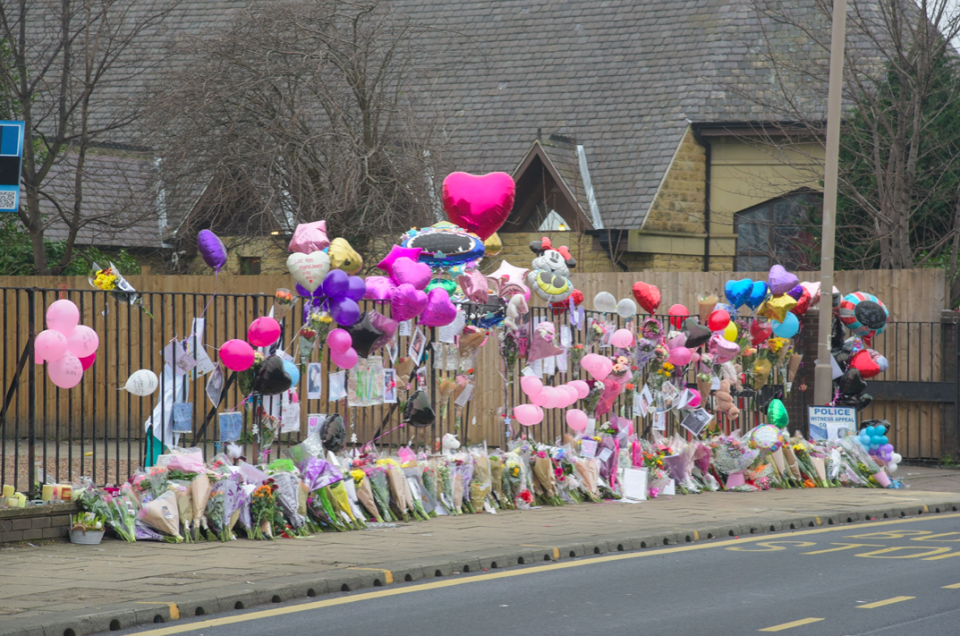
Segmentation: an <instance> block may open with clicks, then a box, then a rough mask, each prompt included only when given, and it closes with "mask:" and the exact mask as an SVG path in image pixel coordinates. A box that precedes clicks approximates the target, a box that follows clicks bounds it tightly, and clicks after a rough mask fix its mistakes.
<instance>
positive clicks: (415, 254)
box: [377, 245, 423, 274]
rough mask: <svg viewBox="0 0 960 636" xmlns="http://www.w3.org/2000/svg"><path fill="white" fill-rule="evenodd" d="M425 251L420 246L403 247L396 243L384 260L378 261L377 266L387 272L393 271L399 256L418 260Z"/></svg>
mask: <svg viewBox="0 0 960 636" xmlns="http://www.w3.org/2000/svg"><path fill="white" fill-rule="evenodd" d="M421 252H423V250H422V249H420V248H412V247H401V246H399V245H394V246H393V247H391V248H390V253H389V254H387V255H386V256H385V257H384V258H383V260H382V261H380V262H379V263H377V267H378V268H380V269H382V270H383V271H385V272H386V273H387V274H390V273H392V272H393V264H394V263H395V262H396V260H397V259H398V258H409V259H410V260H411V261H414V262H416V260H417V259H418V258H420V253H421Z"/></svg>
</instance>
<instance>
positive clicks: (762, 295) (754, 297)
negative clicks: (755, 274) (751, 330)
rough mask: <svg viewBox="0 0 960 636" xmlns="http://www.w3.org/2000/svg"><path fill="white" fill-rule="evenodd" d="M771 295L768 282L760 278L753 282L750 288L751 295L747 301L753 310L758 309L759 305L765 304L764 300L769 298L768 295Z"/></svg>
mask: <svg viewBox="0 0 960 636" xmlns="http://www.w3.org/2000/svg"><path fill="white" fill-rule="evenodd" d="M769 295H770V288H769V287H767V284H766V283H765V282H763V281H762V280H758V281H757V282H755V283H754V284H753V287H751V289H750V296H749V297H748V298H747V300H746V303H747V307H749V308H750V309H752V310H753V311H756V310H757V307H759V306H760V305H762V304H763V301H765V300H766V299H767V296H769Z"/></svg>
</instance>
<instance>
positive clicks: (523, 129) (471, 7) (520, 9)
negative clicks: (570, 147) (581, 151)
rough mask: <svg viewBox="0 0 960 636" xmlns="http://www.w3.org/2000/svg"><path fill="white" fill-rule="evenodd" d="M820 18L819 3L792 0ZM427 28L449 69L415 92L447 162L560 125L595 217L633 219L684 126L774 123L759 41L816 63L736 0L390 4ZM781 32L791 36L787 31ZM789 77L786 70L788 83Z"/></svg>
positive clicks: (508, 150) (425, 0) (480, 155)
mask: <svg viewBox="0 0 960 636" xmlns="http://www.w3.org/2000/svg"><path fill="white" fill-rule="evenodd" d="M794 4H796V5H798V8H801V7H800V5H803V7H802V8H804V10H806V11H808V12H809V13H810V15H811V16H814V17H815V16H816V15H817V9H816V0H796V2H795V3H794ZM393 6H395V7H396V8H397V9H398V10H400V11H403V12H405V13H406V14H407V15H409V16H410V17H411V18H412V19H413V20H414V21H416V22H418V23H420V24H425V25H429V26H431V27H434V30H432V31H430V33H429V38H430V42H428V43H427V44H428V46H431V47H433V48H435V49H436V50H438V51H443V52H444V53H445V54H446V55H448V56H449V55H450V51H452V50H456V51H459V52H460V56H459V57H458V58H457V59H458V63H457V64H451V65H449V66H447V67H445V68H444V69H442V70H440V71H439V75H438V76H437V77H436V78H435V80H434V81H432V82H431V83H430V85H429V86H426V87H424V92H425V93H426V94H427V95H428V96H429V97H430V98H431V100H432V102H433V104H434V105H435V106H436V107H438V108H439V109H440V110H441V111H442V114H443V115H444V116H445V118H446V120H447V121H448V122H449V126H450V127H449V130H448V134H449V135H450V137H451V139H452V140H453V142H454V143H453V144H452V149H451V150H450V151H448V152H450V153H452V154H453V155H454V158H455V160H456V162H457V167H458V169H460V170H465V171H469V172H477V173H484V172H489V171H492V170H504V169H509V168H508V167H509V166H510V165H512V164H514V162H515V161H516V160H517V158H518V157H522V156H524V154H525V153H526V152H527V150H528V148H529V145H530V143H531V142H532V141H533V140H534V139H535V138H536V134H537V129H538V128H542V130H543V135H544V136H548V135H550V134H554V133H559V134H563V135H567V136H570V137H572V138H575V139H576V143H577V144H582V145H583V146H584V147H585V148H586V149H587V150H588V151H589V153H590V165H591V177H592V181H593V185H594V189H595V192H596V196H597V202H598V207H599V210H600V213H601V214H602V216H603V222H604V225H605V226H606V227H610V228H625V227H626V228H630V227H633V228H637V227H640V226H641V225H642V224H643V220H644V218H645V217H646V215H647V212H648V211H649V209H650V206H651V205H652V203H653V199H654V197H655V194H656V192H657V188H658V186H659V184H660V182H661V181H662V179H663V176H664V174H665V173H666V171H667V169H668V168H669V166H670V161H671V159H672V157H673V155H674V153H675V152H676V149H677V147H678V146H679V144H680V141H681V140H682V137H683V135H684V133H685V131H686V129H687V127H688V125H689V123H690V122H691V121H694V122H697V121H714V120H724V121H743V120H751V121H752V120H764V119H770V118H773V119H779V118H780V117H781V115H780V114H778V113H773V112H764V110H763V109H762V108H761V107H759V106H758V105H757V103H756V101H751V100H750V99H746V98H744V93H749V92H750V91H769V90H770V87H771V86H773V83H772V80H771V76H770V72H769V69H768V68H765V62H764V60H763V59H761V56H760V55H759V54H758V53H757V51H759V50H763V47H764V46H765V40H764V38H766V37H769V38H772V39H773V40H774V41H781V40H782V42H783V46H784V47H786V49H785V50H788V51H789V52H790V53H791V54H792V55H800V56H810V57H811V58H815V59H825V53H824V51H823V50H822V49H821V48H820V47H819V46H817V45H816V44H815V43H813V42H811V41H809V40H808V39H807V40H805V39H804V38H802V37H800V34H797V33H792V34H786V33H785V32H784V33H781V31H783V30H784V29H783V28H782V27H781V26H779V25H777V24H773V21H772V20H766V19H765V24H764V30H765V32H763V33H762V32H761V28H760V22H759V20H758V18H757V15H756V13H755V10H754V7H753V5H752V3H750V2H743V0H666V1H664V0H644V1H643V2H637V0H604V1H603V2H570V1H569V0H498V1H497V2H477V1H475V0H397V1H395V2H394V3H393ZM788 35H789V37H788ZM787 80H788V81H789V78H787Z"/></svg>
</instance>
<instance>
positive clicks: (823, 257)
mask: <svg viewBox="0 0 960 636" xmlns="http://www.w3.org/2000/svg"><path fill="white" fill-rule="evenodd" d="M846 25H847V0H833V30H832V33H831V40H830V88H829V93H828V94H827V143H826V149H825V150H826V156H825V160H826V161H825V164H824V171H823V236H822V239H821V241H820V325H819V327H820V328H819V330H818V332H817V341H818V343H819V344H818V346H817V367H816V370H815V372H814V403H815V404H819V405H825V404H829V403H830V402H831V401H832V394H833V370H832V368H831V366H830V333H831V331H832V326H833V252H834V235H835V234H836V229H837V227H836V225H837V173H838V172H839V163H840V117H841V111H842V93H843V48H844V40H845V37H844V36H845V32H846Z"/></svg>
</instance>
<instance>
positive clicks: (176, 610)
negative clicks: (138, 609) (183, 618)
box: [134, 601, 180, 621]
mask: <svg viewBox="0 0 960 636" xmlns="http://www.w3.org/2000/svg"><path fill="white" fill-rule="evenodd" d="M134 603H136V604H137V605H166V606H167V607H169V608H170V620H172V621H175V620H178V619H179V618H180V607H178V606H177V604H176V603H167V602H166V601H134Z"/></svg>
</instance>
